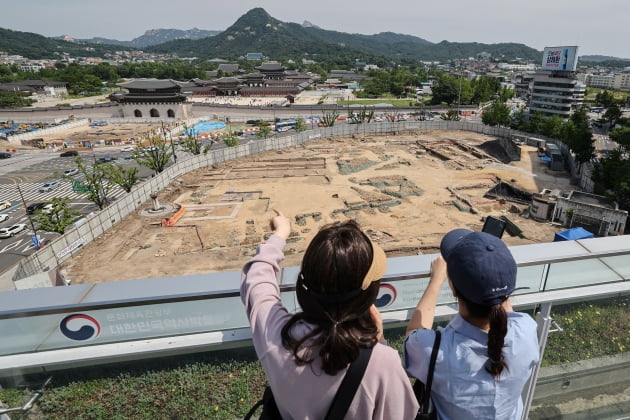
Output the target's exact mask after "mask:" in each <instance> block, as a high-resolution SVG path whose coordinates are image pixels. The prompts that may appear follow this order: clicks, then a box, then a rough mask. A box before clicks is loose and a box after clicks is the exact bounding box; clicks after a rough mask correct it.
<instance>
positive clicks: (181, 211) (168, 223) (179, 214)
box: [162, 206, 186, 226]
mask: <svg viewBox="0 0 630 420" xmlns="http://www.w3.org/2000/svg"><path fill="white" fill-rule="evenodd" d="M185 212H186V209H185V208H184V206H181V207H180V208H179V210H177V212H175V214H174V215H172V216H171V217H169V218H168V219H164V220H162V226H174V225H175V223H177V221H178V220H179V219H181V218H182V216H183V215H184V213H185Z"/></svg>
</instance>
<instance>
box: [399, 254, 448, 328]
mask: <svg viewBox="0 0 630 420" xmlns="http://www.w3.org/2000/svg"><path fill="white" fill-rule="evenodd" d="M430 276H431V277H430V279H429V285H428V286H427V288H426V290H425V291H424V293H423V294H422V297H421V298H420V301H419V302H418V304H417V305H416V309H415V310H414V312H413V315H412V316H411V319H410V320H409V324H408V325H407V335H409V333H411V332H412V331H414V330H417V329H419V328H428V329H430V328H431V327H432V326H433V318H434V317H435V305H436V304H437V299H438V295H439V293H440V289H441V288H442V283H444V280H446V261H444V258H442V256H439V257H437V258H436V259H434V260H433V261H431V274H430Z"/></svg>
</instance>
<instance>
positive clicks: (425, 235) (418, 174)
mask: <svg viewBox="0 0 630 420" xmlns="http://www.w3.org/2000/svg"><path fill="white" fill-rule="evenodd" d="M495 140H496V139H495V138H492V137H488V136H484V135H480V134H475V133H469V132H459V131H434V132H421V133H417V134H413V133H406V134H404V135H397V136H387V137H383V136H381V137H353V138H351V137H344V138H335V139H324V140H319V141H314V142H310V143H308V144H307V145H304V146H302V147H296V148H292V149H286V150H282V151H277V152H275V151H274V152H266V153H262V154H258V155H255V156H249V157H247V158H244V159H240V160H236V161H230V162H226V163H224V164H220V165H214V166H213V167H209V168H205V169H201V170H198V171H196V172H194V173H189V174H186V175H184V176H182V177H180V178H178V179H176V180H175V181H174V182H173V184H171V186H169V187H168V188H167V189H166V190H164V191H162V192H161V193H160V196H159V200H160V202H161V203H164V204H173V203H176V204H180V205H182V206H184V207H185V208H186V212H185V214H184V217H182V219H180V220H179V221H178V222H177V224H176V225H175V226H173V227H162V226H160V225H159V222H160V220H161V217H150V216H147V215H146V210H147V209H148V208H149V207H151V203H149V202H147V203H146V204H145V206H143V208H141V209H139V210H138V211H137V212H135V213H134V214H133V215H131V216H130V217H128V218H127V219H126V220H124V221H123V222H122V223H120V224H119V225H117V226H116V227H114V228H113V229H111V230H110V231H109V232H107V233H105V234H104V235H103V236H102V237H100V238H98V239H97V240H96V241H94V242H93V243H92V244H90V245H89V246H87V247H86V248H85V250H84V251H83V252H82V253H81V254H79V255H78V256H76V257H75V258H73V259H71V260H69V261H68V262H66V263H65V264H64V265H63V267H62V270H63V271H62V272H63V273H64V275H65V276H66V278H67V279H69V280H71V281H72V282H73V283H95V282H102V281H117V280H127V279H137V278H151V277H165V276H177V275H186V274H196V273H207V272H219V271H234V270H240V268H241V267H242V265H243V263H244V262H246V261H247V259H248V258H249V257H250V256H251V255H252V254H253V253H254V251H255V247H256V245H257V244H259V243H261V242H263V241H264V240H265V239H266V237H267V236H268V235H269V233H270V230H269V223H268V221H269V218H270V217H271V215H272V212H271V209H272V208H278V209H281V210H283V211H284V213H285V214H286V215H287V216H289V217H290V218H291V219H292V221H293V234H292V237H291V238H290V239H289V243H288V245H287V248H286V254H287V258H286V260H285V263H284V264H285V266H286V265H289V266H290V265H299V261H300V258H301V254H302V252H303V251H304V249H305V247H306V245H307V244H308V242H309V240H310V239H311V238H312V236H313V235H314V234H315V232H317V230H318V229H319V228H320V227H321V226H323V225H324V224H326V223H331V222H335V221H340V220H345V219H348V218H353V219H356V220H357V221H358V222H359V223H360V224H361V226H362V227H363V228H364V230H366V232H367V233H368V234H369V235H370V236H371V237H372V238H373V240H375V241H377V242H379V243H380V244H381V245H382V246H383V248H384V249H385V250H386V252H387V253H388V255H389V256H401V255H416V254H420V253H434V252H437V247H438V244H439V241H440V239H441V237H442V236H443V234H444V233H446V232H447V231H449V230H450V229H453V228H455V227H468V228H470V229H475V230H479V229H481V226H482V224H483V218H484V217H485V216H487V215H492V216H495V217H498V216H501V215H505V216H507V217H509V218H510V220H512V221H513V222H515V223H516V224H517V225H518V227H519V228H520V229H522V231H523V233H522V235H521V236H514V237H512V236H510V235H508V234H506V235H504V239H505V241H506V242H507V243H508V244H509V245H517V244H529V243H537V242H547V241H551V240H552V239H553V234H554V233H555V232H556V231H557V230H558V227H556V226H552V225H550V224H546V223H538V222H534V221H532V220H530V219H525V218H523V217H521V216H519V214H520V213H521V212H522V211H523V210H524V209H526V207H527V206H526V205H524V204H520V203H515V202H512V201H509V200H503V199H499V200H497V199H494V198H488V197H484V195H485V194H486V192H487V191H488V190H489V189H490V188H492V187H493V186H495V185H496V183H497V181H498V180H499V179H500V180H503V181H504V182H506V183H508V184H510V185H511V186H513V187H516V188H517V189H520V190H523V191H526V192H530V193H533V192H539V191H540V190H541V189H542V188H562V189H569V188H570V187H569V185H568V183H569V182H568V177H567V175H566V174H560V175H558V174H555V173H554V174H553V175H552V174H551V173H549V172H548V171H547V170H546V168H545V167H544V165H542V164H541V163H540V162H539V161H538V159H537V157H536V150H535V149H534V148H529V147H527V146H525V147H523V151H522V158H521V160H520V161H517V162H512V163H510V164H505V163H502V159H503V160H504V157H503V156H501V154H500V148H499V147H498V146H497V144H496V141H495ZM431 150H432V151H434V152H432V151H431ZM489 153H490V154H489ZM447 187H451V191H453V192H454V193H456V195H458V196H459V198H457V197H456V195H455V194H453V193H452V192H451V191H449V190H448V189H447ZM467 203H468V204H467ZM470 205H472V206H473V207H474V208H475V209H476V210H477V211H478V213H477V214H474V213H472V212H471V211H470ZM162 217H163V216H162Z"/></svg>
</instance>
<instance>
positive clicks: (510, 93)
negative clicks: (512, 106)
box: [499, 86, 516, 102]
mask: <svg viewBox="0 0 630 420" xmlns="http://www.w3.org/2000/svg"><path fill="white" fill-rule="evenodd" d="M514 96H516V92H514V89H510V88H508V87H506V86H504V87H502V88H501V90H500V91H499V100H501V102H507V101H508V100H509V99H512V98H513V97H514Z"/></svg>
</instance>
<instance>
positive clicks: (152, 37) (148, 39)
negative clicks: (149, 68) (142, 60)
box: [80, 28, 221, 48]
mask: <svg viewBox="0 0 630 420" xmlns="http://www.w3.org/2000/svg"><path fill="white" fill-rule="evenodd" d="M219 33H221V31H207V30H203V29H198V28H192V29H188V30H185V31H184V30H181V29H150V30H148V31H146V32H145V33H144V34H143V35H141V36H139V37H137V38H134V39H132V40H131V41H118V40H116V39H107V38H98V37H97V38H90V39H81V40H80V41H82V42H89V43H94V44H111V45H122V46H125V47H133V48H145V47H149V46H151V45H157V44H162V43H164V42H168V41H172V40H175V39H202V38H208V37H211V36H214V35H216V34H219Z"/></svg>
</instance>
